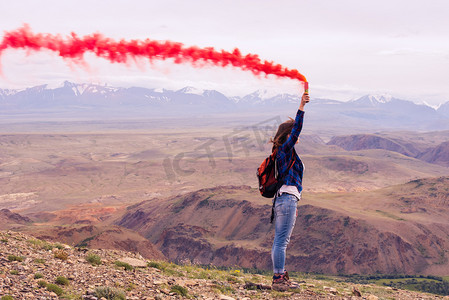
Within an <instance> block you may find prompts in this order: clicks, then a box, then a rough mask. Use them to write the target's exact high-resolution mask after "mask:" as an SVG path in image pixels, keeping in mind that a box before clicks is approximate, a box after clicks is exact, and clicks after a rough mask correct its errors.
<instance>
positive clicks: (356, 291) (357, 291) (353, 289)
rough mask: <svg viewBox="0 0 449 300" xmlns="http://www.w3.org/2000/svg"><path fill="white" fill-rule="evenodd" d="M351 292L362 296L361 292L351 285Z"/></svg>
mask: <svg viewBox="0 0 449 300" xmlns="http://www.w3.org/2000/svg"><path fill="white" fill-rule="evenodd" d="M352 294H353V295H354V296H356V297H362V293H361V292H360V291H359V290H358V289H357V288H356V287H355V286H353V287H352Z"/></svg>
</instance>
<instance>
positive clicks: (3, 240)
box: [0, 239, 8, 244]
mask: <svg viewBox="0 0 449 300" xmlns="http://www.w3.org/2000/svg"><path fill="white" fill-rule="evenodd" d="M0 242H2V243H5V244H6V243H8V239H1V240H0Z"/></svg>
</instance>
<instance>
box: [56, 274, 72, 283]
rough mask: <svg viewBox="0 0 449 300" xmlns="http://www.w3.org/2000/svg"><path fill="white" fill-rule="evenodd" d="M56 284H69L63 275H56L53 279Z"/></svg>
mask: <svg viewBox="0 0 449 300" xmlns="http://www.w3.org/2000/svg"><path fill="white" fill-rule="evenodd" d="M55 282H56V284H59V285H69V280H68V279H67V278H65V277H64V276H58V277H56V280H55Z"/></svg>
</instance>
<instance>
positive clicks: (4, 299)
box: [0, 295, 14, 300]
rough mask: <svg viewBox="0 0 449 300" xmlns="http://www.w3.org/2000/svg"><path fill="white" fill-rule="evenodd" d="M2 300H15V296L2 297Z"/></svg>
mask: <svg viewBox="0 0 449 300" xmlns="http://www.w3.org/2000/svg"><path fill="white" fill-rule="evenodd" d="M0 300H14V297H13V296H10V295H5V296H2V297H1V298H0Z"/></svg>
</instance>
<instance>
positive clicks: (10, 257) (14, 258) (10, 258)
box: [8, 255, 23, 261]
mask: <svg viewBox="0 0 449 300" xmlns="http://www.w3.org/2000/svg"><path fill="white" fill-rule="evenodd" d="M8 260H9V261H23V257H22V256H17V255H8Z"/></svg>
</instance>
